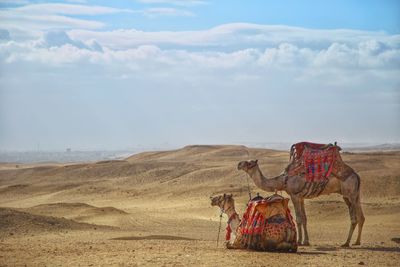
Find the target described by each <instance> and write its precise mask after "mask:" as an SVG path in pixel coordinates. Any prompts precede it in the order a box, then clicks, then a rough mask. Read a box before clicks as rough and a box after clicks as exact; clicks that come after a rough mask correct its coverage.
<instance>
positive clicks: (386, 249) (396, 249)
mask: <svg viewBox="0 0 400 267" xmlns="http://www.w3.org/2000/svg"><path fill="white" fill-rule="evenodd" d="M350 249H355V250H369V251H378V252H400V247H352V248H350Z"/></svg>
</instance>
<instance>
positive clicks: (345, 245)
mask: <svg viewBox="0 0 400 267" xmlns="http://www.w3.org/2000/svg"><path fill="white" fill-rule="evenodd" d="M341 247H342V248H348V247H350V246H349V243H344V244H343V245H341Z"/></svg>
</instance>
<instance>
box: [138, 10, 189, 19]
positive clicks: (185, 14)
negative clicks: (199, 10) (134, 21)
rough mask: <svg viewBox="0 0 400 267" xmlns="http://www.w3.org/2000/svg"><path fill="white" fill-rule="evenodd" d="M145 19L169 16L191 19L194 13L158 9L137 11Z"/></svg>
mask: <svg viewBox="0 0 400 267" xmlns="http://www.w3.org/2000/svg"><path fill="white" fill-rule="evenodd" d="M138 12H139V13H142V14H143V15H145V16H147V17H151V18H153V17H159V16H171V17H192V16H194V13H192V12H190V11H186V10H182V9H177V8H169V7H159V8H147V9H143V10H141V11H138Z"/></svg>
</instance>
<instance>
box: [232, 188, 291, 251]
mask: <svg viewBox="0 0 400 267" xmlns="http://www.w3.org/2000/svg"><path fill="white" fill-rule="evenodd" d="M288 203H289V199H287V198H284V197H282V196H280V195H276V194H275V195H272V196H270V197H267V198H262V197H257V198H256V199H252V200H250V201H249V202H248V204H247V209H246V212H245V213H244V215H243V218H242V221H241V223H240V225H239V228H238V230H237V235H236V240H235V241H234V246H235V247H240V248H248V249H254V250H261V251H286V252H295V251H297V232H296V227H295V225H294V222H293V217H292V216H291V214H290V210H289V208H288Z"/></svg>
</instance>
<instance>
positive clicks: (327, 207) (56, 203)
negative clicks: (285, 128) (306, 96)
mask: <svg viewBox="0 0 400 267" xmlns="http://www.w3.org/2000/svg"><path fill="white" fill-rule="evenodd" d="M255 158H258V159H259V162H260V164H261V166H260V167H261V169H262V170H263V171H264V174H265V175H266V176H268V177H271V176H272V175H276V174H278V173H280V172H281V170H282V169H283V168H284V166H285V165H286V164H287V160H288V154H287V153H286V152H280V151H273V150H265V149H248V148H246V147H240V146H190V147H186V148H184V149H180V150H175V151H168V152H151V153H142V154H139V155H135V156H133V157H130V158H128V159H126V160H125V161H106V162H100V163H88V164H75V165H61V164H53V165H49V166H44V165H40V166H34V165H27V166H24V165H20V166H18V168H16V166H15V165H13V164H8V165H7V164H4V165H2V166H1V167H0V207H2V208H0V266H24V265H27V266H276V265H278V264H279V265H282V266H359V265H366V266H399V262H400V244H399V242H400V223H399V219H398V218H400V152H387V153H382V152H380V153H357V154H349V153H346V154H343V158H344V160H345V161H346V162H348V163H349V164H350V165H351V166H352V167H353V168H354V169H355V170H357V171H358V172H359V174H360V175H361V179H362V187H361V191H362V205H363V209H364V213H365V216H366V222H365V226H364V233H363V239H362V245H361V246H358V247H352V248H350V249H343V248H340V244H342V243H343V242H344V240H345V238H346V235H347V232H348V227H349V224H350V221H349V218H348V211H347V207H346V206H345V204H344V203H343V201H342V199H341V197H340V196H339V195H330V196H322V197H320V198H317V199H312V200H308V201H306V210H307V214H308V228H309V232H310V241H311V246H310V247H300V248H299V251H298V253H294V254H284V253H268V252H254V251H244V250H227V249H225V248H224V246H223V242H220V245H219V247H217V246H216V238H217V233H218V225H219V217H218V215H219V211H218V210H217V209H216V208H215V207H211V206H210V203H209V196H211V195H215V194H218V193H233V194H234V197H235V199H236V206H237V211H238V212H239V213H240V214H242V213H243V211H244V208H245V203H246V200H247V182H246V176H245V175H244V173H242V172H239V171H237V170H236V165H237V163H238V162H239V161H241V160H246V159H255ZM250 185H251V190H252V193H253V194H255V193H256V192H260V193H261V194H263V195H267V193H266V192H262V191H261V190H259V189H257V188H256V187H255V186H254V184H253V183H252V182H250ZM292 212H293V208H292ZM226 220H227V218H226V217H224V218H223V223H222V227H223V229H222V233H221V236H220V238H221V239H223V237H224V228H225V225H226Z"/></svg>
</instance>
